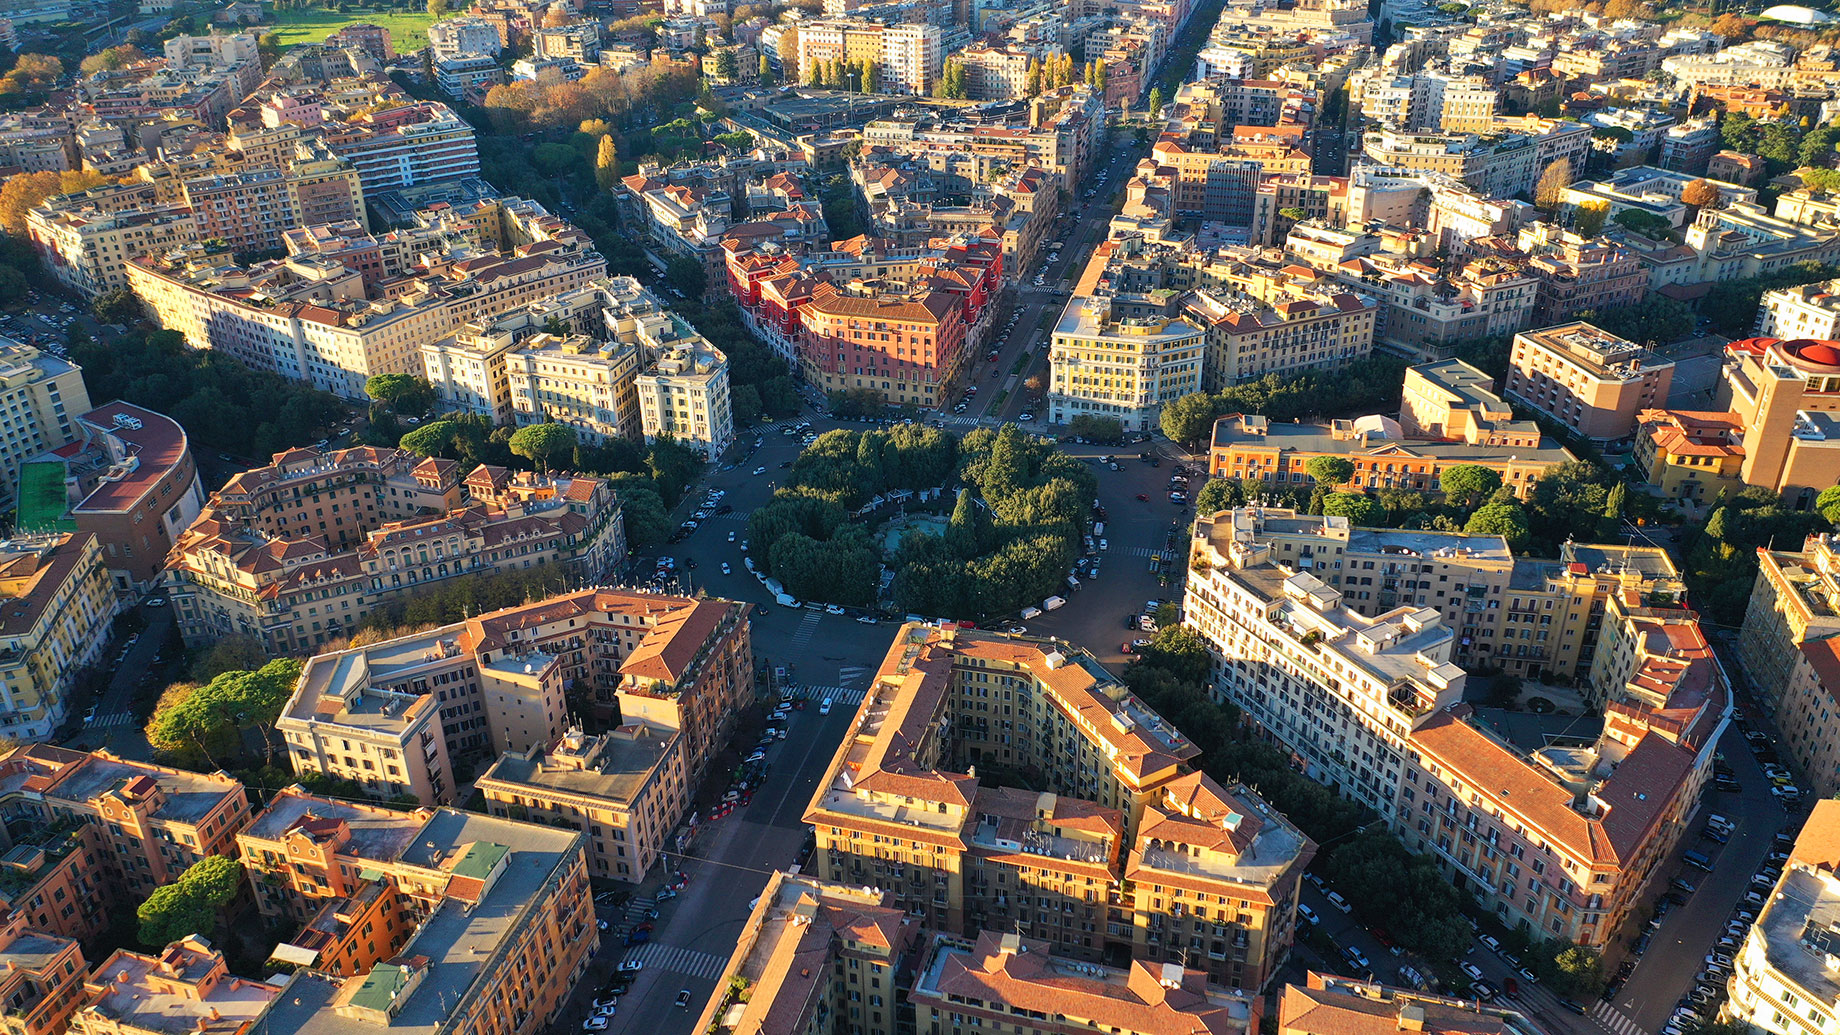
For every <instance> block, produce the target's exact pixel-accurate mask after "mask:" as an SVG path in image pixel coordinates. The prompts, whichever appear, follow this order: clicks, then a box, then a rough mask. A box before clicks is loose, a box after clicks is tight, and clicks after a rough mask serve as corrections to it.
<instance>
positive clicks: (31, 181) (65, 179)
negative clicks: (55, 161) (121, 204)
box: [0, 58, 114, 237]
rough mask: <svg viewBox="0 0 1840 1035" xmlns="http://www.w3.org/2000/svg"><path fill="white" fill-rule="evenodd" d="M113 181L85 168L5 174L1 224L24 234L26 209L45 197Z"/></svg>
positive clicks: (0, 197)
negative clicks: (6, 175)
mask: <svg viewBox="0 0 1840 1035" xmlns="http://www.w3.org/2000/svg"><path fill="white" fill-rule="evenodd" d="M21 60H24V59H23V58H22V59H21ZM113 182H114V181H113V180H111V179H109V178H108V177H106V176H104V175H102V174H101V173H96V172H90V171H89V170H87V169H84V170H75V169H73V170H70V171H68V172H37V173H22V174H14V175H12V176H9V177H7V180H6V183H5V184H4V185H0V227H4V228H5V229H6V230H7V232H9V233H12V234H15V235H17V236H20V237H24V236H25V233H26V213H27V212H29V211H31V210H32V209H34V208H37V207H38V206H39V205H40V204H42V203H43V202H44V200H45V199H46V198H49V197H51V196H53V195H56V194H70V193H73V192H75V191H82V190H88V189H90V188H91V187H100V186H102V185H103V184H105V183H113Z"/></svg>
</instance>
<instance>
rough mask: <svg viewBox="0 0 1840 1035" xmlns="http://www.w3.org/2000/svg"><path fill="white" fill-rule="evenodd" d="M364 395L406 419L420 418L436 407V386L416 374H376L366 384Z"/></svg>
mask: <svg viewBox="0 0 1840 1035" xmlns="http://www.w3.org/2000/svg"><path fill="white" fill-rule="evenodd" d="M364 394H365V395H368V396H370V397H371V398H372V399H375V400H377V401H378V402H380V403H384V404H385V405H387V406H389V408H390V409H392V410H395V411H396V412H397V413H400V414H402V415H403V416H405V417H420V416H422V415H423V414H426V413H427V412H428V410H429V409H430V408H431V407H433V406H434V400H435V389H434V384H433V383H432V382H430V381H429V380H428V379H427V378H425V377H417V376H416V375H414V374H376V375H373V376H372V377H371V378H369V379H368V380H366V381H365V382H364Z"/></svg>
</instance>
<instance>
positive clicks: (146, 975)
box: [70, 935, 280, 1035]
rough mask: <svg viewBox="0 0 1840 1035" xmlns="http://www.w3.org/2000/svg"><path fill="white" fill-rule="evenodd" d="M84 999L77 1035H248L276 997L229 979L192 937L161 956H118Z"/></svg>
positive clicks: (216, 955)
mask: <svg viewBox="0 0 1840 1035" xmlns="http://www.w3.org/2000/svg"><path fill="white" fill-rule="evenodd" d="M84 994H85V995H86V996H87V997H88V1003H87V1004H86V1005H85V1006H84V1007H83V1009H81V1010H79V1011H77V1013H76V1016H75V1017H73V1018H72V1019H71V1025H70V1030H71V1031H72V1032H73V1033H76V1035H169V1033H172V1032H177V1031H184V1032H195V1033H197V1035H245V1033H247V1032H250V1031H252V1030H254V1028H255V1025H256V1022H257V1021H259V1020H261V1018H262V1014H263V1013H264V1012H265V1011H266V1010H267V1009H268V1006H269V1004H270V1003H272V1002H274V1000H275V997H276V996H277V995H279V994H280V990H279V989H277V988H276V987H275V986H274V985H271V984H268V983H266V982H262V981H249V980H246V979H244V978H240V977H237V976H235V975H233V974H231V973H230V968H228V967H227V966H225V965H224V954H223V953H221V952H218V951H217V950H216V949H213V948H211V943H210V942H207V941H205V940H204V939H203V938H199V937H197V936H195V935H194V936H192V937H189V938H186V939H184V940H182V941H176V942H173V943H172V944H171V945H168V946H167V947H166V948H165V949H164V950H162V951H161V952H160V954H159V955H158V956H145V955H142V954H141V953H138V952H129V951H128V950H126V949H118V950H116V952H115V954H114V955H113V956H110V957H109V958H108V959H107V960H105V961H104V962H103V964H102V966H100V967H97V968H96V973H95V975H94V976H93V977H91V978H90V980H89V982H88V983H87V984H86V985H85V986H84Z"/></svg>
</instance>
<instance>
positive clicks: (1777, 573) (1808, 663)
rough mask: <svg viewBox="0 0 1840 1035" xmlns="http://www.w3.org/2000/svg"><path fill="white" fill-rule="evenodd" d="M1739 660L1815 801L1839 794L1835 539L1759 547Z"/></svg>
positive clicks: (1839, 587)
mask: <svg viewBox="0 0 1840 1035" xmlns="http://www.w3.org/2000/svg"><path fill="white" fill-rule="evenodd" d="M1738 660H1739V662H1740V663H1741V664H1742V665H1743V667H1744V674H1745V677H1746V678H1747V679H1748V680H1749V681H1750V685H1751V690H1752V692H1753V693H1755V694H1756V695H1757V698H1758V700H1759V701H1760V702H1762V703H1763V705H1764V707H1765V708H1766V709H1767V710H1768V712H1769V714H1770V715H1771V717H1772V718H1773V720H1774V724H1775V726H1776V728H1777V729H1778V730H1779V731H1780V732H1779V733H1778V741H1777V742H1778V743H1779V744H1780V745H1781V747H1782V749H1783V753H1784V754H1786V755H1787V756H1788V757H1789V759H1790V760H1791V761H1792V762H1793V763H1794V764H1795V768H1796V769H1797V770H1798V771H1800V772H1801V773H1802V774H1804V775H1805V776H1806V777H1807V779H1808V783H1809V787H1808V790H1809V791H1810V792H1811V793H1812V794H1813V795H1814V796H1815V797H1817V798H1826V797H1829V796H1832V795H1833V794H1835V793H1840V703H1837V702H1840V543H1836V542H1835V541H1834V540H1833V539H1832V537H1830V536H1828V535H1826V534H1822V535H1817V536H1811V537H1810V538H1809V539H1808V541H1807V542H1806V543H1804V544H1803V546H1802V552H1801V553H1794V552H1791V551H1785V550H1759V551H1757V581H1756V583H1755V586H1754V588H1753V589H1752V590H1751V602H1750V606H1749V608H1748V609H1746V611H1745V613H1744V624H1743V626H1742V627H1741V629H1740V631H1739V634H1738Z"/></svg>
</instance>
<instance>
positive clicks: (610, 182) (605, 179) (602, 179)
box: [594, 133, 620, 191]
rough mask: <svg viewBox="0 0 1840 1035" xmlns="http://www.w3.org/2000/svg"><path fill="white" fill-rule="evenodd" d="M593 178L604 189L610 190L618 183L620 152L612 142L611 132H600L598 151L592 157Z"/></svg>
mask: <svg viewBox="0 0 1840 1035" xmlns="http://www.w3.org/2000/svg"><path fill="white" fill-rule="evenodd" d="M594 179H595V180H596V181H597V182H599V183H600V185H601V189H602V190H604V191H612V190H613V189H614V188H615V187H617V186H619V183H620V152H619V149H618V148H617V147H615V146H614V143H613V134H611V133H603V134H601V148H600V153H599V154H597V155H596V156H595V158H594Z"/></svg>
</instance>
